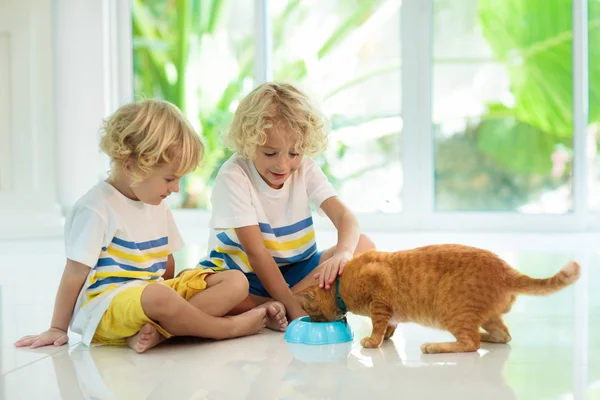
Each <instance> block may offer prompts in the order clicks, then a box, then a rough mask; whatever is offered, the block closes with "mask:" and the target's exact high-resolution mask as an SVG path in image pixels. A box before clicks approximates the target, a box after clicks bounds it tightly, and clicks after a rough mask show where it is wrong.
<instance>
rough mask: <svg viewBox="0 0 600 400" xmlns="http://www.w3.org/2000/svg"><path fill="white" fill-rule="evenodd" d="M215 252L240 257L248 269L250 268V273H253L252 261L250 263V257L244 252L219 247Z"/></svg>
mask: <svg viewBox="0 0 600 400" xmlns="http://www.w3.org/2000/svg"><path fill="white" fill-rule="evenodd" d="M215 250H216V251H218V252H219V253H225V254H229V255H232V256H238V257H239V259H240V260H242V262H243V263H244V264H245V265H246V268H248V269H249V270H250V271H252V268H250V261H248V256H247V255H246V253H244V252H243V251H241V250H230V249H224V248H222V247H217V248H216V249H215Z"/></svg>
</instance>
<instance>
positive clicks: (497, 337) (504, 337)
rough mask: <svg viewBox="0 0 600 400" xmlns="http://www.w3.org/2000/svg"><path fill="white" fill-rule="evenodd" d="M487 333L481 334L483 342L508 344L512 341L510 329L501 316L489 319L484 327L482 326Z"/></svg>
mask: <svg viewBox="0 0 600 400" xmlns="http://www.w3.org/2000/svg"><path fill="white" fill-rule="evenodd" d="M481 327H482V328H483V329H485V330H486V332H481V333H480V338H481V341H482V342H490V343H508V342H510V340H511V337H510V333H508V328H507V327H506V325H505V324H504V321H502V317H501V316H494V317H492V318H490V319H488V320H487V321H486V322H485V323H483V325H481Z"/></svg>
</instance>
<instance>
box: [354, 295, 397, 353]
mask: <svg viewBox="0 0 600 400" xmlns="http://www.w3.org/2000/svg"><path fill="white" fill-rule="evenodd" d="M370 313H371V321H372V322H373V331H372V332H371V336H369V337H366V338H363V339H362V340H361V341H360V344H361V345H362V346H363V347H367V348H376V347H379V346H381V343H382V342H383V338H384V337H385V335H386V333H387V328H388V324H389V322H390V319H391V318H392V307H390V306H389V305H388V304H387V303H386V302H384V301H380V300H373V301H371V306H370Z"/></svg>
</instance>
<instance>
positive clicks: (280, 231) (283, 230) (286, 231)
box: [258, 217, 313, 237]
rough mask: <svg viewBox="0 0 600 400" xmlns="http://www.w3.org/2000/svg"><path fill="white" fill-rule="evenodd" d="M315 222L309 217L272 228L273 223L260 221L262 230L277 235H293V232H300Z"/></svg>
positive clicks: (259, 224)
mask: <svg viewBox="0 0 600 400" xmlns="http://www.w3.org/2000/svg"><path fill="white" fill-rule="evenodd" d="M312 224H313V220H312V217H308V218H306V219H305V220H302V221H300V222H296V223H295V224H292V225H288V226H282V227H280V228H271V225H269V224H264V223H262V222H259V223H258V226H259V227H260V231H261V232H263V233H271V234H273V235H275V236H276V237H280V236H287V235H291V234H292V233H296V232H300V231H301V230H303V229H306V228H308V227H309V226H311V225H312Z"/></svg>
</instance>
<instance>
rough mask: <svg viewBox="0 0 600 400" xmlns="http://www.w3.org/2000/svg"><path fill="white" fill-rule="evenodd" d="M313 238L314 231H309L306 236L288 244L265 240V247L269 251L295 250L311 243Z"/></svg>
mask: <svg viewBox="0 0 600 400" xmlns="http://www.w3.org/2000/svg"><path fill="white" fill-rule="evenodd" d="M314 238H315V231H314V230H311V231H310V232H308V233H307V234H306V235H304V236H302V237H299V238H298V239H294V240H290V241H289V242H283V243H281V242H277V241H275V240H265V241H264V242H265V247H266V248H267V249H269V250H295V249H298V248H300V247H302V246H304V245H305V244H307V243H309V242H311V241H312V240H313V239H314Z"/></svg>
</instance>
